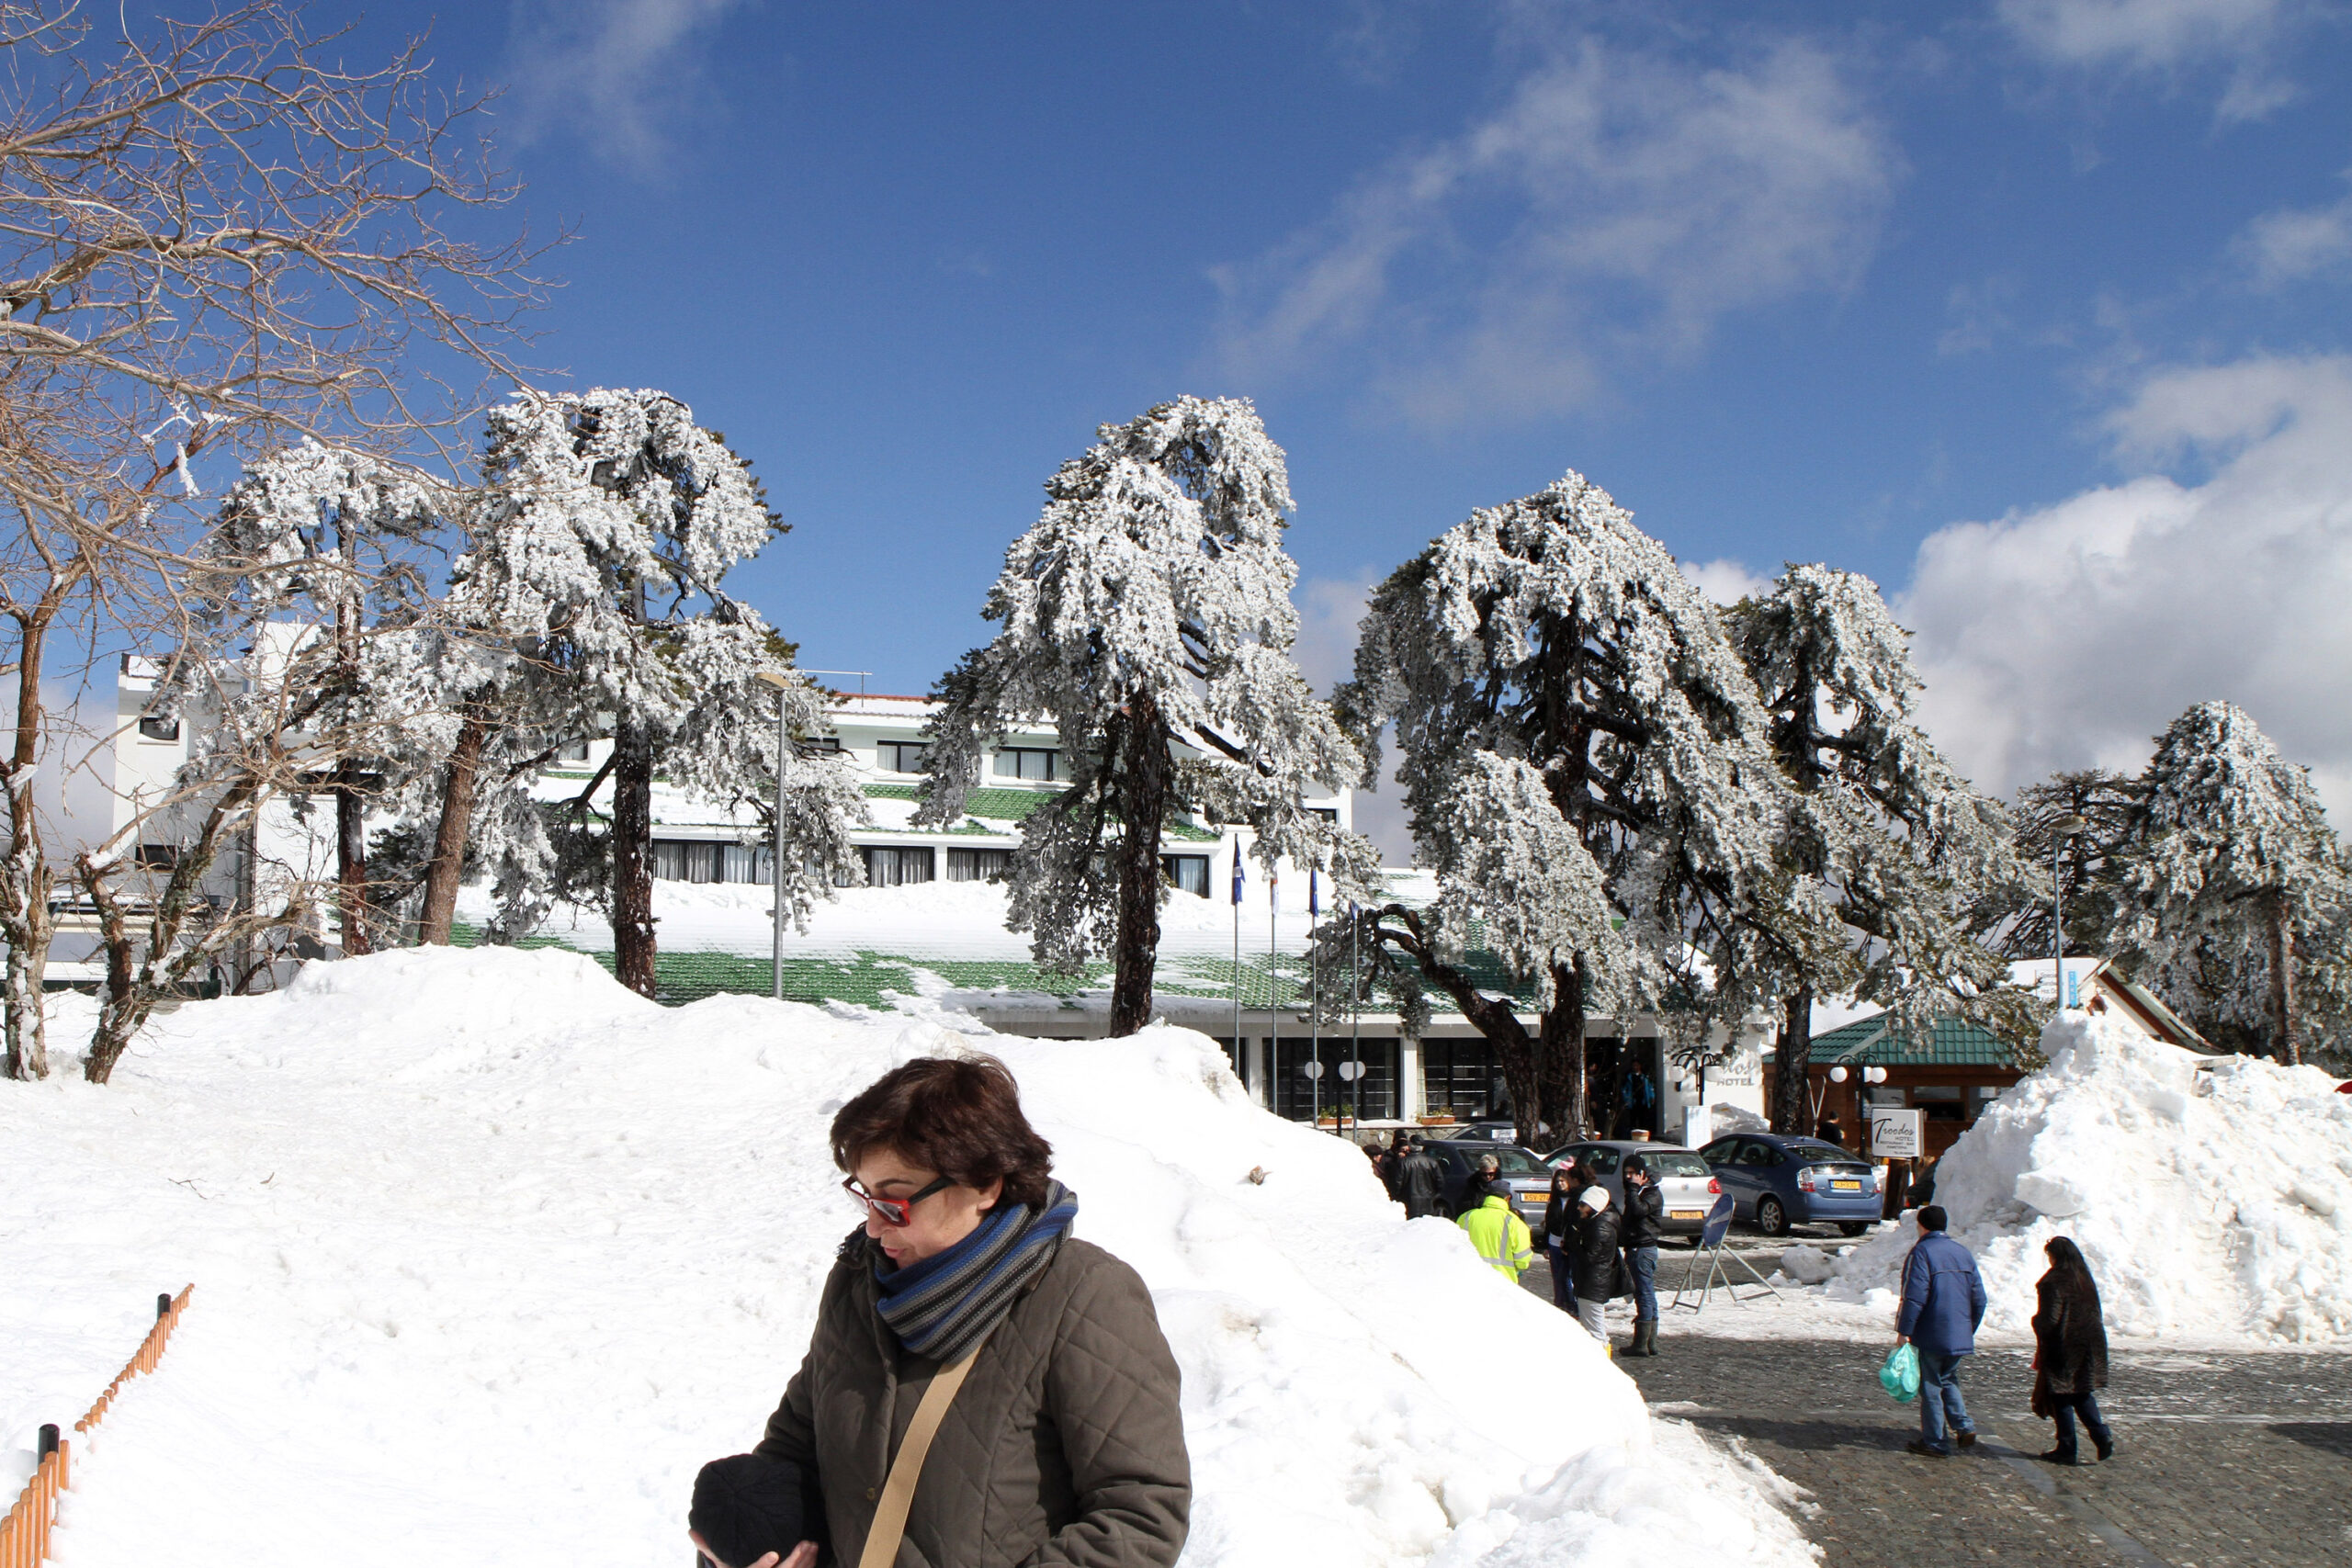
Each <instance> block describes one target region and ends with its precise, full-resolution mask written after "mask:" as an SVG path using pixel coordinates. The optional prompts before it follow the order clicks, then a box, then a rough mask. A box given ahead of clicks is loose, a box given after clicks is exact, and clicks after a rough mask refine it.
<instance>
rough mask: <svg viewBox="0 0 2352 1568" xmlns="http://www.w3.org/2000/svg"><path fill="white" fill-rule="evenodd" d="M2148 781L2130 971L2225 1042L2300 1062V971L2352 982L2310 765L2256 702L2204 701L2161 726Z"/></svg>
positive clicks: (2126, 885)
mask: <svg viewBox="0 0 2352 1568" xmlns="http://www.w3.org/2000/svg"><path fill="white" fill-rule="evenodd" d="M2140 786H2141V813H2142V818H2143V820H2142V824H2141V829H2140V832H2139V835H2138V837H2139V840H2140V842H2139V843H2138V845H2137V846H2136V847H2135V848H2134V849H2133V850H2132V851H2131V854H2130V857H2129V859H2128V860H2127V862H2126V863H2125V865H2124V867H2123V871H2122V875H2121V877H2120V901H2121V915H2122V922H2121V924H2122V934H2123V938H2124V943H2125V946H2124V952H2123V953H2122V954H2121V955H2120V956H2123V957H2125V958H2126V959H2127V960H2128V961H2129V962H2130V963H2131V968H2132V977H2133V978H2134V979H2136V980H2138V981H2139V982H2140V983H2141V984H2143V985H2145V986H2147V987H2149V988H2150V989H2152V990H2154V992H2155V993H2156V995H2158V996H2159V997H2161V998H2164V1000H2165V1003H2166V1005H2168V1006H2170V1007H2172V1008H2174V1009H2175V1010H2177V1011H2180V1012H2182V1013H2184V1014H2186V1015H2188V1017H2190V1018H2191V1019H2193V1020H2195V1021H2197V1024H2198V1026H2199V1029H2200V1030H2202V1031H2205V1032H2207V1034H2208V1035H2209V1037H2213V1038H2215V1039H2216V1043H2227V1044H2230V1045H2232V1046H2233V1048H2241V1049H2243V1048H2251V1049H2255V1050H2259V1051H2261V1052H2263V1053H2264V1054H2267V1055H2273V1056H2276V1057H2278V1059H2279V1060H2281V1061H2284V1062H2300V1061H2301V1059H2302V1052H2303V1048H2304V1045H2305V1043H2306V1042H2305V1039H2304V1032H2305V1030H2306V1028H2307V1020H2306V1018H2305V1015H2304V1010H2302V1008H2301V1006H2300V1005H2299V998H2298V991H2299V989H2300V988H2301V975H2300V974H2299V971H2300V970H2303V969H2307V968H2317V969H2320V970H2321V971H2323V973H2322V974H2321V976H2319V986H2320V988H2321V990H2322V991H2323V992H2324V993H2325V994H2329V995H2334V994H2337V993H2340V992H2341V991H2342V990H2343V989H2344V988H2345V987H2344V986H2343V983H2342V977H2341V976H2340V974H2338V973H2336V972H2337V971H2339V970H2340V969H2341V968H2342V966H2343V964H2345V961H2346V954H2345V953H2344V951H2343V949H2342V947H2341V946H2340V945H2339V943H2338V941H2337V940H2336V933H2339V932H2340V931H2342V930H2343V927H2344V919H2345V911H2346V904H2347V902H2348V901H2352V898H2347V895H2352V878H2347V874H2346V863H2345V853H2344V849H2343V846H2342V845H2341V844H2340V843H2339V842H2338V841H2337V840H2336V837H2335V831H2334V830H2333V829H2330V828H2329V827H2328V824H2327V816H2326V813H2325V811H2324V809H2323V808H2322V807H2321V805H2320V801H2319V796H2318V795H2317V794H2316V793H2315V792H2314V791H2313V790H2312V784H2311V778H2310V775H2309V774H2308V773H2306V772H2305V771H2304V770H2303V769H2302V768H2301V767H2300V766H2298V765H2296V764H2294V763H2292V762H2290V761H2287V760H2286V759H2285V758H2284V757H2282V756H2281V755H2279V752H2278V747H2277V746H2275V745H2273V744H2272V743H2271V741H2270V739H2269V738H2268V737H2267V736H2266V735H2264V734H2263V733H2262V731H2261V730H2260V729H2259V728H2256V725H2255V722H2254V720H2253V719H2252V718H2251V717H2250V716H2247V714H2246V713H2245V710H2244V709H2242V708H2239V707H2237V706H2236V705H2233V704H2231V703H2225V702H2214V703H2199V705H2197V706H2195V707H2193V708H2190V709H2189V710H2188V712H2187V713H2185V714H2183V715H2181V716H2179V717H2178V718H2177V719H2175V720H2174V721H2173V723H2172V726H2171V728H2168V729H2166V730H2165V732H2164V734H2163V735H2161V736H2159V737H2157V739H2156V751H2155V755H2154V757H2152V758H2150V759H2149V761H2148V766H2147V768H2146V770H2145V771H2144V772H2143V773H2142V774H2141V778H2140Z"/></svg>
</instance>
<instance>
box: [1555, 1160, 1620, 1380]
mask: <svg viewBox="0 0 2352 1568" xmlns="http://www.w3.org/2000/svg"><path fill="white" fill-rule="evenodd" d="M1574 1214H1575V1219H1574V1221H1573V1223H1572V1228H1571V1230H1570V1232H1569V1245H1568V1251H1569V1252H1570V1254H1571V1255H1572V1258H1571V1261H1572V1262H1573V1264H1574V1266H1575V1273H1576V1280H1577V1321H1578V1322H1580V1323H1582V1324H1583V1325H1584V1326H1585V1332H1587V1333H1588V1334H1590V1335H1591V1336H1592V1337H1594V1338H1595V1339H1598V1340H1600V1342H1601V1343H1602V1344H1603V1345H1606V1344H1608V1343H1609V1329H1608V1326H1607V1325H1606V1324H1605V1323H1604V1322H1603V1321H1602V1315H1601V1314H1602V1312H1603V1310H1604V1309H1605V1308H1606V1307H1607V1306H1608V1305H1609V1303H1610V1302H1611V1300H1613V1299H1615V1298H1616V1297H1618V1296H1622V1295H1623V1294H1624V1293H1625V1277H1624V1262H1623V1258H1622V1257H1621V1255H1620V1253H1619V1251H1618V1246H1617V1211H1616V1210H1614V1209H1612V1208H1611V1207H1610V1206H1609V1189H1608V1188H1606V1187H1602V1186H1600V1184H1598V1183H1595V1184H1594V1185H1592V1186H1590V1187H1588V1188H1586V1189H1585V1190H1583V1191H1581V1192H1579V1193H1577V1206H1576V1209H1575V1210H1574Z"/></svg>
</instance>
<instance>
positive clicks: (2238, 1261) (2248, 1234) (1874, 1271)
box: [1809, 1011, 2352, 1348]
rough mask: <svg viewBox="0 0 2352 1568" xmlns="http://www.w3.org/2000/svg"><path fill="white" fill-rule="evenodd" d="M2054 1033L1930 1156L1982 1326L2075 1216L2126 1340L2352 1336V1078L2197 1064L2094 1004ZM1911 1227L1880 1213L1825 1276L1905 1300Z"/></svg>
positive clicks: (2008, 1331) (2070, 1230)
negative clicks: (2342, 1089) (1967, 1256)
mask: <svg viewBox="0 0 2352 1568" xmlns="http://www.w3.org/2000/svg"><path fill="white" fill-rule="evenodd" d="M2042 1050H2043V1052H2044V1053H2045V1054H2046V1055H2048V1056H2049V1058H2050V1065H2049V1066H2047V1067H2045V1068H2043V1069H2041V1071H2039V1072H2036V1073H2033V1074H2030V1075H2029V1076H2028V1077H2026V1078H2025V1079H2024V1080H2023V1081H2021V1082H2020V1083H2018V1085H2017V1087H2016V1088H2014V1089H2010V1090H2009V1091H2008V1092H2007V1093H2006V1094H2004V1095H2003V1096H2002V1097H2001V1098H2000V1100H1997V1101H1996V1102H1995V1103H1994V1105H1992V1106H1991V1107H1990V1108H1989V1109H1988V1110H1987V1111H1985V1114H1984V1115H1983V1116H1981V1117H1980V1118H1978V1120H1977V1122H1975V1124H1974V1125H1973V1126H1972V1127H1971V1128H1970V1129H1969V1130H1968V1131H1967V1133H1965V1134H1962V1138H1961V1140H1960V1142H1959V1143H1958V1144H1956V1145H1953V1147H1952V1149H1951V1153H1949V1154H1948V1155H1946V1156H1944V1159H1943V1161H1942V1164H1941V1166H1940V1168H1939V1171H1938V1174H1937V1179H1936V1198H1937V1201H1939V1202H1940V1203H1941V1204H1942V1205H1943V1206H1944V1207H1945V1209H1946V1210H1947V1211H1948V1212H1949V1213H1950V1215H1951V1232H1952V1234H1953V1235H1956V1236H1958V1237H1959V1238H1960V1239H1961V1240H1962V1242H1964V1243H1966V1244H1967V1246H1968V1247H1970V1248H1971V1249H1972V1250H1973V1252H1974V1253H1975V1254H1976V1258H1977V1263H1978V1266H1979V1268H1980V1269H1982V1270H1983V1272H1984V1276H1985V1289H1986V1292H1987V1294H1988V1296H1989V1297H1990V1303H1989V1305H1988V1308H1987V1311H1986V1314H1985V1324H1986V1327H1987V1328H1988V1329H1990V1330H1992V1331H1993V1332H1994V1333H1995V1334H1996V1336H2018V1335H2023V1334H2026V1333H2027V1332H2029V1329H2028V1321H2029V1320H2030V1318H2031V1316H2032V1315H2033V1308H2034V1288H2033V1287H2034V1281H2035V1280H2038V1279H2040V1278H2041V1274H2042V1272H2043V1270H2044V1269H2046V1268H2047V1267H2048V1265H2047V1263H2046V1261H2045V1260H2044V1258H2043V1256H2042V1250H2041V1249H2042V1246H2043V1244H2044V1243H2045V1242H2047V1241H2048V1240H2049V1239H2050V1238H2051V1237H2052V1236H2056V1235H2065V1236H2071V1237H2073V1238H2074V1240H2075V1244H2076V1245H2077V1246H2079V1247H2081V1248H2082V1249H2083V1254H2084V1256H2085V1257H2086V1258H2088V1259H2089V1260H2090V1266H2091V1271H2092V1273H2093V1275H2094V1276H2095V1277H2096V1278H2097V1279H2098V1284H2099V1294H2100V1299H2101V1303H2102V1305H2103V1306H2104V1308H2105V1311H2106V1315H2107V1325H2108V1330H2109V1334H2110V1335H2112V1336H2114V1337H2117V1339H2118V1340H2119V1342H2121V1341H2128V1340H2130V1339H2133V1338H2138V1339H2142V1340H2144V1341H2154V1342H2157V1343H2162V1344H2167V1345H2177V1344H2185V1343H2195V1344H2198V1345H2200V1346H2236V1347H2240V1348H2259V1347H2264V1346H2279V1345H2294V1346H2298V1347H2303V1348H2309V1347H2312V1346H2325V1345H2331V1344H2340V1343H2343V1342H2345V1341H2346V1340H2352V1095H2343V1094H2338V1093H2335V1092H2334V1091H2335V1080H2334V1079H2333V1078H2331V1077H2328V1075H2327V1074H2325V1073H2324V1072H2321V1071H2320V1070H2319V1069H2318V1068H2316V1067H2282V1066H2277V1065H2275V1064H2272V1063H2269V1062H2262V1061H2256V1060H2252V1059H2250V1058H2245V1057H2223V1058H2222V1059H2219V1060H2217V1061H2214V1062H2212V1063H2211V1064H2210V1065H2209V1066H2199V1061H2198V1059H2197V1058H2196V1057H2194V1056H2192V1055H2189V1054H2188V1052H2186V1051H2181V1050H2178V1049H2177V1048H2175V1047H2173V1046H2169V1045H2162V1044H2158V1043H2155V1042H2154V1041H2152V1040H2150V1039H2148V1038H2147V1037H2146V1036H2145V1035H2143V1034H2141V1033H2139V1032H2137V1031H2135V1030H2132V1029H2131V1028H2130V1027H2128V1026H2126V1025H2124V1024H2121V1023H2119V1022H2116V1021H2113V1020H2111V1019H2109V1018H2104V1017H2098V1016H2095V1015H2093V1014H2090V1013H2087V1012H2082V1011H2072V1012H2067V1013H2064V1014H2062V1015H2061V1016H2060V1017H2058V1018H2057V1019H2055V1020H2053V1021H2052V1023H2051V1024H2050V1026H2049V1028H2048V1029H2047V1030H2045V1031H2044V1032H2043V1034H2042ZM1912 1235H1913V1233H1912V1230H1911V1227H1909V1226H1907V1225H1906V1226H1895V1227H1890V1228H1887V1229H1883V1230H1881V1231H1879V1232H1877V1233H1874V1234H1873V1235H1871V1236H1870V1237H1869V1238H1868V1239H1867V1240H1866V1241H1864V1242H1863V1243H1862V1244H1861V1245H1860V1246H1859V1247H1855V1248H1854V1249H1853V1250H1852V1251H1851V1252H1850V1253H1849V1254H1848V1255H1847V1256H1846V1257H1844V1258H1838V1259H1836V1260H1835V1264H1834V1272H1832V1274H1831V1276H1830V1277H1829V1278H1828V1279H1827V1280H1826V1283H1824V1284H1823V1285H1822V1286H1821V1287H1820V1290H1819V1292H1817V1293H1818V1295H1819V1296H1820V1297H1823V1298H1826V1304H1828V1305H1831V1306H1833V1307H1835V1306H1839V1305H1842V1306H1846V1307H1857V1306H1859V1307H1860V1308H1863V1309H1866V1310H1868V1311H1871V1312H1875V1313H1877V1314H1880V1315H1881V1316H1882V1317H1883V1316H1884V1315H1885V1314H1892V1313H1893V1312H1894V1306H1895V1292H1896V1290H1897V1289H1899V1283H1900V1278H1901V1271H1902V1266H1903V1258H1904V1255H1905V1252H1906V1251H1907V1249H1908V1248H1909V1247H1910V1244H1911V1240H1912ZM1811 1293H1812V1292H1809V1294H1811Z"/></svg>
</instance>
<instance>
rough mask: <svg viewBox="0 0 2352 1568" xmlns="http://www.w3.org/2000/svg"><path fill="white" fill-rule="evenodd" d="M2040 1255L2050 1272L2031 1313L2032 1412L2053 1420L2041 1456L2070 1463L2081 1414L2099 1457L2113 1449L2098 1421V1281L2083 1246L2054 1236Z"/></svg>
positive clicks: (2103, 1349) (2101, 1348)
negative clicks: (2053, 1435) (2050, 1443)
mask: <svg viewBox="0 0 2352 1568" xmlns="http://www.w3.org/2000/svg"><path fill="white" fill-rule="evenodd" d="M2041 1250H2042V1253H2043V1255H2044V1256H2045V1257H2047V1258H2049V1259H2050V1271H2049V1272H2048V1273H2047V1274H2044V1275H2043V1276H2042V1277H2041V1284H2040V1285H2038V1286H2036V1287H2035V1289H2036V1292H2038V1294H2039V1296H2040V1303H2039V1304H2038V1305H2037V1307H2036V1308H2035V1311H2034V1314H2033V1366H2034V1382H2033V1413H2034V1414H2035V1415H2037V1416H2050V1417H2051V1418H2052V1419H2053V1420H2055V1421H2056V1422H2057V1423H2058V1446H2057V1447H2056V1448H2054V1449H2052V1450H2050V1451H2049V1452H2048V1453H2046V1454H2043V1455H2042V1456H2041V1457H2042V1458H2043V1459H2045V1460H2048V1461H2050V1462H2051V1463H2052V1464H2075V1463H2077V1462H2079V1461H2077V1460H2076V1459H2075V1413H2076V1412H2077V1411H2079V1412H2081V1414H2082V1417H2083V1425H2084V1426H2085V1427H2088V1428H2089V1429H2090V1434H2091V1443H2092V1445H2093V1446H2094V1447H2096V1448H2097V1449H2098V1457H2099V1458H2100V1459H2102V1460H2104V1459H2109V1458H2111V1457H2112V1456H2113V1455H2114V1453H2115V1434H2114V1433H2112V1432H2110V1431H2109V1430H2108V1427H2107V1423H2106V1422H2104V1421H2102V1420H2100V1419H2099V1415H2098V1390H2099V1389H2102V1388H2105V1387H2106V1386H2107V1323H2106V1320H2105V1319H2104V1318H2102V1317H2101V1316H2100V1315H2099V1309H2098V1283H2097V1282H2096V1281H2095V1280H2092V1279H2091V1269H2090V1265H2089V1264H2088V1263H2086V1262H2085V1261H2084V1260H2083V1250H2082V1248H2080V1247H2076V1246H2075V1244H2074V1243H2073V1242H2071V1241H2069V1240H2067V1239H2066V1238H2065V1237H2064V1236H2063V1235H2062V1236H2054V1237H2052V1239H2051V1241H2050V1244H2049V1245H2048V1246H2047V1247H2043V1248H2042V1249H2041Z"/></svg>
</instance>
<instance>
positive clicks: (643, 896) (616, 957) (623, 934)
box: [613, 721, 656, 997]
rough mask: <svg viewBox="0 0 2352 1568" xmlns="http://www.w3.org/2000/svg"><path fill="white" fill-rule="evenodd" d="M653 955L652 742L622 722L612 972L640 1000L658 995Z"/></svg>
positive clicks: (616, 751)
mask: <svg viewBox="0 0 2352 1568" xmlns="http://www.w3.org/2000/svg"><path fill="white" fill-rule="evenodd" d="M654 953H655V949H654V941H653V740H652V738H651V737H650V736H649V735H647V734H646V733H645V730H644V728H643V727H641V726H639V725H637V724H634V723H630V722H627V721H624V722H623V723H622V724H621V725H620V726H619V727H618V728H616V730H615V731H614V733H613V967H614V970H615V972H616V974H617V975H618V976H619V977H620V982H621V984H622V985H624V986H627V987H628V988H629V989H630V990H632V991H635V992H636V993H637V994H638V995H639V996H641V997H651V996H653V995H655V991H656V986H655V981H654V977H653V959H654Z"/></svg>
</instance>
